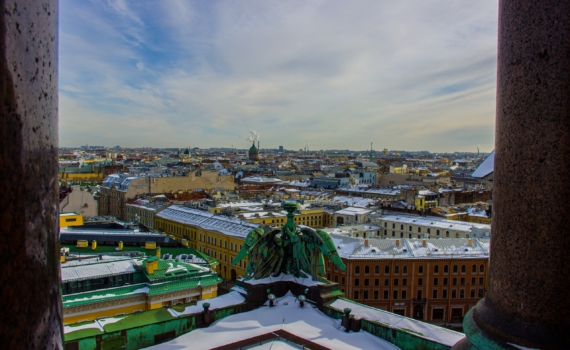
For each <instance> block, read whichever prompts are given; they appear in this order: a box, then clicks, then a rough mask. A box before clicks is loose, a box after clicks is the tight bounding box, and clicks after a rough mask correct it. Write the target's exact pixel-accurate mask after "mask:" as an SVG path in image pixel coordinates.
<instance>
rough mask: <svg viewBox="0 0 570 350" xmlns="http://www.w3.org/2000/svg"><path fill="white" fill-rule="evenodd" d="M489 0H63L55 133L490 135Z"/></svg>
mask: <svg viewBox="0 0 570 350" xmlns="http://www.w3.org/2000/svg"><path fill="white" fill-rule="evenodd" d="M497 18H498V14H497V1H496V0H494V1H489V0H483V1H478V2H457V1H452V0H433V1H422V2H417V1H393V0H389V1H384V2H378V1H355V2H346V1H339V0H333V1H308V2H307V1H287V2H278V1H266V2H253V1H208V2H206V1H200V2H198V1H193V2H190V1H174V0H172V1H153V2H151V1H148V2H139V1H128V0H108V1H105V0H90V1H73V0H60V19H59V22H60V33H59V89H60V94H59V102H60V106H59V125H60V134H59V135H60V145H61V146H62V147H65V146H79V145H84V144H90V145H106V146H114V145H117V144H119V145H121V146H123V147H142V146H151V147H187V146H191V147H201V148H208V147H231V146H232V145H233V146H234V147H236V148H247V147H249V146H250V145H251V143H250V142H249V141H247V137H248V136H249V130H256V131H257V132H258V133H259V134H260V141H261V146H262V148H265V147H267V148H277V147H278V146H279V145H282V146H284V147H285V148H287V149H299V148H303V147H304V146H305V144H306V143H308V144H309V147H310V149H354V150H363V149H367V148H369V147H370V142H374V148H375V149H376V150H381V149H384V148H388V149H399V150H426V149H427V150H429V151H432V152H443V151H448V152H453V151H471V152H476V150H477V145H481V151H482V152H483V151H484V152H490V151H491V150H492V149H493V148H494V120H495V88H496V55H497V49H496V46H497Z"/></svg>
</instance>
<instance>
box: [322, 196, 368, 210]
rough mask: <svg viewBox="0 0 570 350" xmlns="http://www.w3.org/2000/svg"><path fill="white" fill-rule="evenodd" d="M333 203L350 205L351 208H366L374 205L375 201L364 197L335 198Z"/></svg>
mask: <svg viewBox="0 0 570 350" xmlns="http://www.w3.org/2000/svg"><path fill="white" fill-rule="evenodd" d="M332 200H333V201H335V202H340V203H348V205H350V206H351V207H360V208H366V207H368V206H370V205H372V204H373V203H374V199H371V198H362V197H347V196H334V197H333V199H332Z"/></svg>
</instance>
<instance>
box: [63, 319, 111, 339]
mask: <svg viewBox="0 0 570 350" xmlns="http://www.w3.org/2000/svg"><path fill="white" fill-rule="evenodd" d="M86 324H94V322H93V321H87V322H82V323H77V324H73V325H68V326H66V327H69V328H76V327H80V326H83V325H86ZM99 334H103V332H101V330H100V329H99V328H97V327H90V328H83V329H79V330H76V331H71V332H68V333H65V335H64V339H65V341H66V342H68V341H73V340H77V339H82V338H88V337H92V336H95V335H99Z"/></svg>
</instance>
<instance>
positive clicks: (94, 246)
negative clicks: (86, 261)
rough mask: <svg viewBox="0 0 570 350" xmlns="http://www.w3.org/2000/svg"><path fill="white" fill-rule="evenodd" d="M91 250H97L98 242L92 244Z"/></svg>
mask: <svg viewBox="0 0 570 350" xmlns="http://www.w3.org/2000/svg"><path fill="white" fill-rule="evenodd" d="M91 249H92V250H95V249H97V241H95V240H94V241H93V242H91Z"/></svg>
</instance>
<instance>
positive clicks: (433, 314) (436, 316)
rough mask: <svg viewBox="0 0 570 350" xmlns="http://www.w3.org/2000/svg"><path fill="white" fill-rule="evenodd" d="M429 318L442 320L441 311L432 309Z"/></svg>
mask: <svg viewBox="0 0 570 350" xmlns="http://www.w3.org/2000/svg"><path fill="white" fill-rule="evenodd" d="M431 318H432V319H433V320H443V309H433V310H432V311H431Z"/></svg>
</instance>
